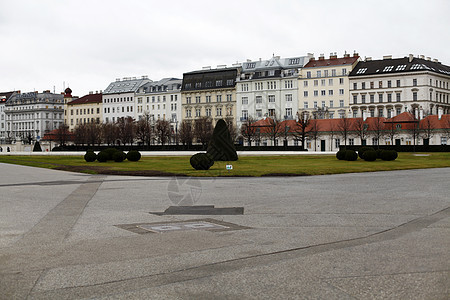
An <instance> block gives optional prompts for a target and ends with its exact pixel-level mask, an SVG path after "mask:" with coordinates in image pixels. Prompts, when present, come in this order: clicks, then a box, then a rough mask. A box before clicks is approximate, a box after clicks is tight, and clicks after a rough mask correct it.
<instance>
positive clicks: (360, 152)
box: [358, 146, 374, 159]
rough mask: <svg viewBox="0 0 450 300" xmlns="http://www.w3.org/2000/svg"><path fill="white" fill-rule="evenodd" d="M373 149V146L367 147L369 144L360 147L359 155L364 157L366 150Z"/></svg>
mask: <svg viewBox="0 0 450 300" xmlns="http://www.w3.org/2000/svg"><path fill="white" fill-rule="evenodd" d="M371 150H374V149H373V148H372V147H367V146H363V147H360V148H359V149H358V156H359V158H361V159H364V158H363V154H364V152H366V151H371Z"/></svg>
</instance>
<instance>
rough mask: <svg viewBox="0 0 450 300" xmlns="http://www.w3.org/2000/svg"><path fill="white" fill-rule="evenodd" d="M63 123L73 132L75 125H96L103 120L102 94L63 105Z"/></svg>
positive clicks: (92, 94) (84, 97)
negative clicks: (64, 108)
mask: <svg viewBox="0 0 450 300" xmlns="http://www.w3.org/2000/svg"><path fill="white" fill-rule="evenodd" d="M65 106H66V107H67V108H66V110H65V114H64V123H65V124H66V125H68V126H69V130H71V131H73V130H74V129H75V128H76V126H77V125H81V124H89V123H96V124H100V123H101V122H102V120H103V113H102V111H103V109H102V106H103V104H102V93H98V92H96V93H95V94H94V93H90V94H89V95H86V96H83V97H81V98H78V99H75V100H72V101H70V102H68V103H67V104H66V105H65Z"/></svg>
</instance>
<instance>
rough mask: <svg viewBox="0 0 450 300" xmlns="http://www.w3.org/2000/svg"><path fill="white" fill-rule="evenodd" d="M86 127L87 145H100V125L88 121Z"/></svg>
mask: <svg viewBox="0 0 450 300" xmlns="http://www.w3.org/2000/svg"><path fill="white" fill-rule="evenodd" d="M85 127H86V142H87V144H88V145H95V144H98V145H100V143H101V141H102V127H101V125H100V124H96V123H89V124H85Z"/></svg>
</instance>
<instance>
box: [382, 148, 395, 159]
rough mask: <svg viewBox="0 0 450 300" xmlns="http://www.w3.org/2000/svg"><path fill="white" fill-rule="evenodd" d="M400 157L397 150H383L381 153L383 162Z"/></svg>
mask: <svg viewBox="0 0 450 300" xmlns="http://www.w3.org/2000/svg"><path fill="white" fill-rule="evenodd" d="M397 157H398V153H397V151H395V150H383V151H382V152H381V159H382V160H388V161H389V160H395V159H397Z"/></svg>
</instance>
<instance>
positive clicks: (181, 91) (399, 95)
mask: <svg viewBox="0 0 450 300" xmlns="http://www.w3.org/2000/svg"><path fill="white" fill-rule="evenodd" d="M449 82H450V67H449V66H446V65H444V64H442V63H441V62H439V61H437V60H435V59H431V58H429V57H424V56H418V57H416V56H413V55H408V56H406V57H401V58H392V57H391V56H385V57H383V59H378V60H373V59H371V58H370V57H366V58H365V59H362V58H361V57H360V56H359V54H358V53H353V54H347V53H345V54H344V55H343V56H342V57H338V56H337V54H336V53H331V54H330V56H329V57H325V56H324V55H320V56H319V57H317V58H316V57H314V56H313V55H312V54H307V55H305V56H297V57H290V58H281V57H279V56H273V57H272V58H270V59H268V60H262V59H259V60H247V61H245V62H242V63H236V64H233V65H231V66H226V65H218V66H217V67H216V68H211V67H209V66H208V67H203V68H202V69H201V70H197V71H192V72H186V73H184V74H183V78H182V79H178V78H164V79H162V80H159V81H152V80H150V79H149V78H148V77H147V76H142V77H139V78H136V77H128V78H122V79H116V80H115V81H114V82H111V83H110V84H109V85H108V86H107V87H106V89H104V90H103V91H97V92H92V93H89V94H88V95H85V96H83V97H75V96H72V90H71V89H70V88H67V89H66V90H65V91H64V93H61V94H55V93H51V92H50V91H44V92H42V93H39V92H30V93H21V92H19V91H16V92H7V93H0V143H5V142H7V141H11V140H22V141H27V140H28V141H32V140H36V139H39V138H40V137H42V136H43V135H44V134H45V133H48V132H50V131H52V130H54V129H56V128H58V127H59V126H60V125H61V124H66V125H68V126H69V129H70V130H73V129H74V128H76V126H78V125H80V124H87V123H105V122H116V121H117V120H118V119H120V118H123V117H132V118H133V119H135V120H138V119H140V118H144V117H145V118H147V119H149V120H150V121H156V120H158V119H165V120H168V121H169V122H170V124H171V127H172V129H173V130H174V131H176V130H177V128H178V126H179V123H180V122H181V121H182V120H190V121H192V122H194V121H195V120H196V119H198V118H201V117H210V118H211V119H212V120H213V123H214V124H215V122H216V121H217V120H218V119H227V120H228V121H230V122H233V123H234V124H235V126H236V127H237V128H240V127H241V126H242V125H243V124H245V123H246V122H247V120H248V119H252V120H259V119H264V118H266V117H268V118H271V119H277V120H295V118H296V116H297V114H298V113H299V112H307V113H309V114H310V115H311V116H313V118H315V119H325V120H326V119H339V118H342V117H348V118H363V119H364V120H365V119H366V118H368V117H383V118H393V117H395V116H398V115H400V114H401V113H403V112H412V113H413V115H415V116H416V117H417V118H418V119H421V118H424V117H425V116H428V115H438V116H442V115H445V114H449V113H450V102H449V95H450V90H449Z"/></svg>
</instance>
